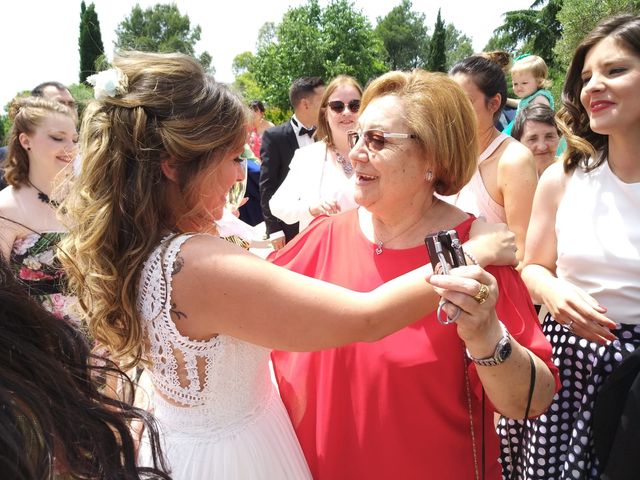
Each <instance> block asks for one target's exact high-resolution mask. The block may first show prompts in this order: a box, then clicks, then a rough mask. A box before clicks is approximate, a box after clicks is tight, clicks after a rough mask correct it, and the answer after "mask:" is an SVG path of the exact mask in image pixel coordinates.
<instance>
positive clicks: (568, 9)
mask: <svg viewBox="0 0 640 480" xmlns="http://www.w3.org/2000/svg"><path fill="white" fill-rule="evenodd" d="M624 12H626V13H633V14H635V15H638V14H640V0H564V4H563V6H562V10H561V11H560V12H559V13H558V20H559V21H560V23H561V24H562V38H561V39H560V40H559V41H558V42H557V44H556V46H555V49H554V52H555V54H556V56H557V58H558V62H559V63H560V64H561V65H563V66H564V67H568V66H569V62H571V57H572V56H573V52H574V51H575V49H576V47H577V46H578V44H579V43H580V42H581V41H582V39H583V38H584V37H585V36H586V35H587V34H588V33H589V32H590V31H591V30H592V29H593V28H594V27H595V26H596V25H597V24H598V23H599V22H600V21H601V20H603V19H604V18H606V17H609V16H611V15H615V14H618V13H624Z"/></svg>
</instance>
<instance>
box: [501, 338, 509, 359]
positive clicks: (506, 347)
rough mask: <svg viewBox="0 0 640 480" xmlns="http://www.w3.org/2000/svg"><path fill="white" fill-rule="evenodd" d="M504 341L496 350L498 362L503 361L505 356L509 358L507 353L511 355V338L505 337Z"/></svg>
mask: <svg viewBox="0 0 640 480" xmlns="http://www.w3.org/2000/svg"><path fill="white" fill-rule="evenodd" d="M505 340H506V341H505V342H502V345H500V349H499V350H498V359H499V361H500V362H504V361H505V360H506V359H507V358H509V355H511V339H510V338H506V339H505Z"/></svg>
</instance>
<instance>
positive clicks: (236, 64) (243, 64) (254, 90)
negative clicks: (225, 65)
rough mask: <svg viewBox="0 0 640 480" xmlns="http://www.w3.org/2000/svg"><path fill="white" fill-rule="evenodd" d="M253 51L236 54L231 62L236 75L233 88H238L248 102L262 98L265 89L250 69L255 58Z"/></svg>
mask: <svg viewBox="0 0 640 480" xmlns="http://www.w3.org/2000/svg"><path fill="white" fill-rule="evenodd" d="M254 58H255V57H254V55H253V53H251V52H242V53H239V54H238V55H236V56H235V58H234V59H233V62H232V63H231V71H232V72H233V75H234V77H235V80H234V81H233V84H232V88H233V89H234V90H236V91H237V92H238V93H239V94H240V95H241V96H242V97H243V98H244V99H245V100H246V101H247V103H249V102H251V101H252V100H262V99H263V98H264V91H263V90H262V88H260V86H259V85H258V82H256V78H255V75H254V74H253V72H251V71H250V69H251V64H252V62H253V60H254Z"/></svg>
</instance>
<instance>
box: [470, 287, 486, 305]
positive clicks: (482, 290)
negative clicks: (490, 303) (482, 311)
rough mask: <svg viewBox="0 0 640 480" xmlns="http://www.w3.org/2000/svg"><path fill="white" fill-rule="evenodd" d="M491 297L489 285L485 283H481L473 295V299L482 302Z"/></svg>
mask: <svg viewBox="0 0 640 480" xmlns="http://www.w3.org/2000/svg"><path fill="white" fill-rule="evenodd" d="M488 297H489V287H487V286H486V285H485V284H484V283H481V284H480V290H479V291H478V293H476V294H475V295H474V296H473V299H474V300H475V301H476V302H478V303H480V304H482V303H484V302H485V301H486V300H487V298H488Z"/></svg>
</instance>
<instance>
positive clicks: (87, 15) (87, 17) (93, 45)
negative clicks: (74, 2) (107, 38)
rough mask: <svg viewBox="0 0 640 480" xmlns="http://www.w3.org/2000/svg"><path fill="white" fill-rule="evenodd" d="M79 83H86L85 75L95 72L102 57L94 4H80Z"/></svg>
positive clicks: (102, 49)
mask: <svg viewBox="0 0 640 480" xmlns="http://www.w3.org/2000/svg"><path fill="white" fill-rule="evenodd" d="M78 45H79V47H80V48H79V49H80V83H86V80H87V77H88V76H89V75H93V74H94V73H96V63H97V61H98V60H100V59H101V58H103V57H104V45H103V44H102V35H101V33H100V22H99V21H98V14H97V13H96V9H95V6H94V4H93V3H92V4H91V5H89V6H88V7H86V6H85V3H84V0H83V1H82V3H81V4H80V38H79V40H78Z"/></svg>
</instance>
